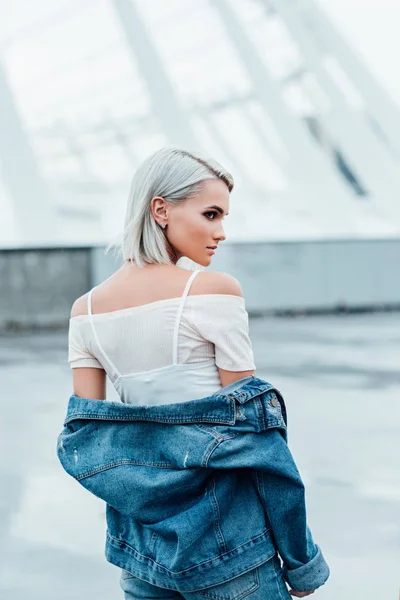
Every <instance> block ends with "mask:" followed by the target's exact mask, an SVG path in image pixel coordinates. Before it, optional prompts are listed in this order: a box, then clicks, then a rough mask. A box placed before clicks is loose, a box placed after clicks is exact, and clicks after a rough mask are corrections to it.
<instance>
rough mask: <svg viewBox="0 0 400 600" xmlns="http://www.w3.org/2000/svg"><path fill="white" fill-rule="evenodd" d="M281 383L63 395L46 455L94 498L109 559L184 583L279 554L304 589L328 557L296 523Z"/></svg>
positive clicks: (218, 576)
mask: <svg viewBox="0 0 400 600" xmlns="http://www.w3.org/2000/svg"><path fill="white" fill-rule="evenodd" d="M286 424H287V420H286V408H285V404H284V400H283V397H282V395H281V393H280V392H279V391H278V390H277V389H276V388H274V387H273V386H272V385H271V384H270V383H268V382H267V381H264V380H263V379H260V378H258V377H256V376H254V375H252V376H250V377H246V378H244V379H241V380H239V381H236V382H234V383H233V384H231V385H229V386H226V387H224V388H221V390H219V391H218V393H215V394H213V395H211V396H207V397H205V398H199V399H196V400H191V401H188V402H180V403H175V404H164V405H158V406H157V405H156V406H154V405H152V406H150V405H145V404H143V405H141V406H133V405H128V404H123V403H120V402H104V401H100V400H90V399H85V398H79V397H78V396H75V395H72V396H71V398H70V399H69V404H68V410H67V416H66V419H65V422H64V429H63V430H62V432H61V433H60V435H59V437H58V444H57V454H58V458H59V460H60V462H61V464H62V466H63V467H64V469H65V470H66V471H67V473H68V474H69V475H71V476H72V477H74V478H75V479H76V480H77V481H79V483H81V484H82V485H83V486H84V487H85V488H86V489H88V490H89V491H90V492H92V493H93V494H95V495H96V496H98V497H99V498H102V499H103V500H104V501H105V502H106V503H107V504H106V518H107V536H106V546H105V555H106V558H107V560H108V561H109V562H111V563H113V564H115V565H117V566H119V567H121V568H122V569H125V570H127V571H129V572H131V573H132V574H134V575H135V576H137V577H139V578H141V579H144V580H145V581H148V582H150V583H152V584H154V585H157V586H159V587H163V588H167V589H173V590H178V591H181V592H191V591H197V590H199V589H203V588H206V587H210V586H212V585H216V584H219V583H222V582H224V581H228V580H229V579H232V578H233V577H236V576H238V575H240V574H242V573H244V572H246V571H248V570H250V569H252V568H254V567H256V566H258V565H260V564H262V563H264V562H265V561H267V560H269V559H270V558H271V557H272V556H273V555H274V554H275V553H276V552H277V551H278V552H279V554H280V556H281V558H282V561H283V569H284V577H285V579H286V580H287V582H288V583H289V584H290V586H292V587H293V588H294V589H296V590H299V591H304V590H310V589H316V588H318V587H319V586H321V585H322V584H323V583H325V581H326V580H327V579H328V577H329V567H328V565H327V564H326V562H325V560H324V558H323V556H322V553H321V550H320V549H319V547H318V546H317V545H316V544H315V543H314V541H313V539H312V535H311V532H310V530H309V528H308V526H307V523H306V508H305V496H304V486H303V483H302V480H301V478H300V475H299V472H298V470H297V468H296V465H295V462H294V460H293V457H292V455H291V453H290V451H289V449H288V446H287V432H286Z"/></svg>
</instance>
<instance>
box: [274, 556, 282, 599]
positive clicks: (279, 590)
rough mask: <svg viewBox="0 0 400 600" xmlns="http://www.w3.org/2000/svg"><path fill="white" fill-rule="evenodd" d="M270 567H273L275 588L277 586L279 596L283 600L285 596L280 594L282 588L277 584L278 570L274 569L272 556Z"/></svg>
mask: <svg viewBox="0 0 400 600" xmlns="http://www.w3.org/2000/svg"><path fill="white" fill-rule="evenodd" d="M272 569H273V571H274V574H275V579H276V585H277V588H278V592H279V596H280V598H282V600H285V598H284V597H283V596H282V588H281V586H280V585H279V578H278V572H277V570H276V569H275V564H274V557H273V558H272Z"/></svg>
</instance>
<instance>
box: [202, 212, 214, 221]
mask: <svg viewBox="0 0 400 600" xmlns="http://www.w3.org/2000/svg"><path fill="white" fill-rule="evenodd" d="M216 214H217V213H216V212H206V213H204V215H205V216H207V215H214V217H215V215H216ZM207 219H208V217H207ZM210 221H214V219H210Z"/></svg>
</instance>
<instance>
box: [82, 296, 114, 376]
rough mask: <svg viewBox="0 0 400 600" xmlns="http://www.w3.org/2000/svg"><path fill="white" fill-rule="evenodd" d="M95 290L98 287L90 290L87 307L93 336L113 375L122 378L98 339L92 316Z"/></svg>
mask: <svg viewBox="0 0 400 600" xmlns="http://www.w3.org/2000/svg"><path fill="white" fill-rule="evenodd" d="M94 289H96V287H94V288H92V289H91V290H90V292H89V294H88V305H87V310H88V315H89V321H90V325H91V327H92V331H93V336H94V339H95V340H96V344H97V347H98V349H99V350H100V352H101V354H102V355H103V357H104V360H105V361H106V362H107V363H108V364H109V365H110V367H111V370H112V371H113V373H115V375H117V377H120V376H121V373H120V372H119V371H118V369H117V368H116V366H115V365H114V363H113V362H112V361H111V360H110V359H109V358H108V356H107V354H106V353H105V352H104V349H103V346H102V345H101V344H100V340H99V337H98V335H97V332H96V329H95V327H94V322H93V314H92V293H93V290H94Z"/></svg>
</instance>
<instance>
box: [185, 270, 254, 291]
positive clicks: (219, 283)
mask: <svg viewBox="0 0 400 600" xmlns="http://www.w3.org/2000/svg"><path fill="white" fill-rule="evenodd" d="M196 280H197V285H196V290H197V293H199V294H227V295H230V296H242V297H243V290H242V286H241V285H240V283H239V281H238V280H237V279H236V278H235V277H233V275H229V273H222V272H220V271H202V272H201V273H199V275H198V276H197V277H196ZM196 280H195V282H196ZM195 282H194V283H195ZM194 283H193V285H194Z"/></svg>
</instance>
